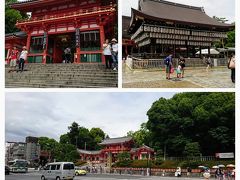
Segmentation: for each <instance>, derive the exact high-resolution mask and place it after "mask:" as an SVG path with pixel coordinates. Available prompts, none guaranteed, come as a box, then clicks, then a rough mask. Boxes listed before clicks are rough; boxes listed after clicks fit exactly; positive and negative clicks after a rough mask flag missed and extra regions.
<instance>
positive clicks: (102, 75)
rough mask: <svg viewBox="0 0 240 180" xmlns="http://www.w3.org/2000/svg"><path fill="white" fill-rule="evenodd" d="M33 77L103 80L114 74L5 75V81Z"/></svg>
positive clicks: (113, 76)
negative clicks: (97, 78) (94, 78)
mask: <svg viewBox="0 0 240 180" xmlns="http://www.w3.org/2000/svg"><path fill="white" fill-rule="evenodd" d="M34 77H39V78H86V77H89V78H90V77H99V78H104V77H109V78H116V79H117V77H118V76H116V75H115V74H43V73H41V74H25V75H23V74H22V75H7V76H6V79H8V78H10V79H11V78H16V79H18V78H20V79H24V78H34Z"/></svg>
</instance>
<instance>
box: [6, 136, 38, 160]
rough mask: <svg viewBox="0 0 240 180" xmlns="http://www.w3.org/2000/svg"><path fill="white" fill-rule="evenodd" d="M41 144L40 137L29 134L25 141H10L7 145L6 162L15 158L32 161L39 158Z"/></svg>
mask: <svg viewBox="0 0 240 180" xmlns="http://www.w3.org/2000/svg"><path fill="white" fill-rule="evenodd" d="M39 156H40V145H39V144H38V138H36V137H31V136H28V137H26V141H25V142H8V143H7V145H6V156H5V159H6V163H7V162H8V161H13V160H15V159H24V160H27V161H29V162H30V163H33V162H36V161H38V160H39Z"/></svg>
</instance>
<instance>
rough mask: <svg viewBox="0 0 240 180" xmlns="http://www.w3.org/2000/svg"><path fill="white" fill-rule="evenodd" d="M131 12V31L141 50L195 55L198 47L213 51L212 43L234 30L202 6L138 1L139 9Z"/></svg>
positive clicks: (141, 51) (162, 0) (150, 0)
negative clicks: (213, 16) (210, 14)
mask: <svg viewBox="0 0 240 180" xmlns="http://www.w3.org/2000/svg"><path fill="white" fill-rule="evenodd" d="M131 13H132V14H131V22H130V28H129V33H130V34H131V39H132V40H134V41H135V43H136V44H137V45H138V48H139V53H144V52H145V53H151V54H160V55H162V56H166V55H168V54H167V53H170V52H171V53H172V54H173V55H174V57H176V56H179V55H182V56H184V57H195V54H196V49H198V50H200V52H201V49H208V51H209V53H210V47H211V46H212V45H213V43H214V42H218V41H222V40H223V39H225V38H227V34H226V32H227V31H230V30H232V29H234V25H232V24H226V23H221V22H218V21H217V20H216V19H214V18H211V17H209V16H208V15H207V14H206V13H205V11H204V8H203V7H193V6H188V5H183V4H178V3H173V2H168V1H164V0H139V7H138V10H136V9H132V12H131ZM200 57H201V54H200Z"/></svg>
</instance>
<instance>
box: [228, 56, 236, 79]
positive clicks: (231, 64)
mask: <svg viewBox="0 0 240 180" xmlns="http://www.w3.org/2000/svg"><path fill="white" fill-rule="evenodd" d="M228 69H231V80H232V82H233V83H235V55H231V57H230V59H229V61H228Z"/></svg>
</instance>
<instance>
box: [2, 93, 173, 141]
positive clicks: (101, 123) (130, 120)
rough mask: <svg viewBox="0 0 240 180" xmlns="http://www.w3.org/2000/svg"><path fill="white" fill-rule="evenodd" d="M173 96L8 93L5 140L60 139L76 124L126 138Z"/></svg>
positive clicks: (164, 94) (170, 94) (168, 94)
mask: <svg viewBox="0 0 240 180" xmlns="http://www.w3.org/2000/svg"><path fill="white" fill-rule="evenodd" d="M173 94H174V93H7V94H6V125H5V126H6V140H7V141H24V138H25V137H26V136H48V137H51V138H55V139H59V136H60V135H61V134H64V133H66V132H67V131H68V126H70V125H71V123H72V122H73V121H76V122H77V123H78V124H79V125H80V126H84V127H86V128H92V127H100V128H102V129H103V130H104V131H105V132H106V133H107V134H108V135H110V137H119V136H124V135H126V133H127V132H128V131H130V130H134V131H135V130H137V129H139V127H140V124H141V123H143V122H146V121H147V116H146V112H147V110H148V109H149V108H150V107H151V105H152V103H153V102H154V101H156V100H157V99H159V98H160V97H166V98H170V97H172V95H173Z"/></svg>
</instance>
